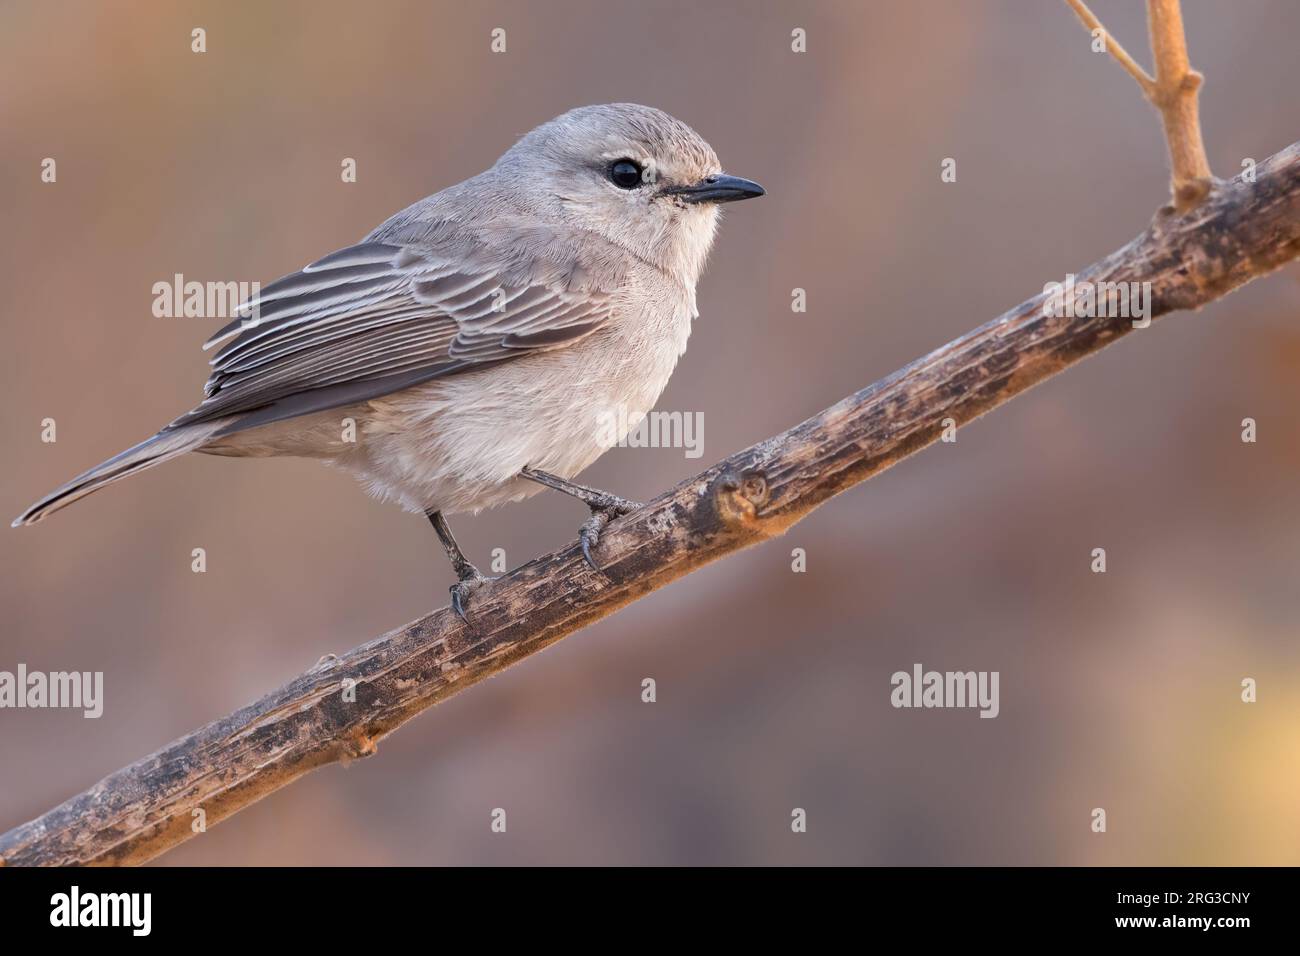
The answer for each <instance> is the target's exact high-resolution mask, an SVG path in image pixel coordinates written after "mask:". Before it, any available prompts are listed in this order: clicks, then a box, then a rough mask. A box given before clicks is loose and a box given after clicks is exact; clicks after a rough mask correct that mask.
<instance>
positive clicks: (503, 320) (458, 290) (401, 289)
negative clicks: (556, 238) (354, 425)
mask: <svg viewBox="0 0 1300 956" xmlns="http://www.w3.org/2000/svg"><path fill="white" fill-rule="evenodd" d="M478 252H479V254H478V255H477V256H476V255H469V256H462V257H461V258H460V261H456V257H454V256H447V255H441V254H439V252H438V251H437V250H435V249H425V248H422V247H417V246H411V245H398V244H394V243H390V242H363V243H361V244H359V245H356V246H351V247H348V248H346V249H340V250H339V251H338V252H334V253H331V254H330V255H328V256H325V257H324V258H322V259H318V260H316V261H315V262H313V263H311V264H310V265H308V266H306V267H304V268H303V269H302V270H301V271H299V272H296V273H293V274H292V275H288V276H285V277H284V278H282V279H277V280H276V281H275V282H272V283H270V284H269V285H267V286H266V287H265V288H263V289H261V290H260V291H259V293H258V294H257V295H256V296H254V297H253V298H251V299H250V300H249V301H247V302H245V303H242V304H241V306H240V309H239V310H238V311H237V313H236V317H235V319H234V320H233V321H232V322H230V323H229V324H227V325H226V326H225V327H224V328H222V329H221V330H219V331H218V332H217V333H216V334H215V335H214V336H212V338H211V339H209V340H208V342H207V343H206V344H205V345H204V348H211V347H212V346H214V345H218V344H220V343H225V344H224V346H223V347H222V348H221V349H220V350H219V351H218V352H217V353H216V354H215V355H214V356H213V357H212V359H211V360H210V364H211V365H212V373H211V375H210V377H209V379H208V382H207V385H206V386H205V387H204V392H205V395H206V397H205V398H204V400H203V402H202V403H201V404H200V405H199V406H198V407H197V408H195V409H194V410H193V411H191V412H189V413H188V414H187V415H184V416H182V417H181V418H178V419H177V420H176V421H175V422H173V423H172V424H173V426H177V425H182V424H189V423H192V422H197V421H209V420H212V419H215V418H220V417H227V416H233V415H239V414H241V413H242V414H243V415H244V417H243V418H241V419H239V420H238V421H237V422H235V423H234V425H232V426H228V427H227V428H226V429H224V430H223V432H222V434H229V433H231V432H232V431H238V430H241V429H243V428H248V427H253V426H255V425H260V424H265V423H267V422H270V421H278V420H282V419H285V418H293V417H296V416H298V415H304V414H308V413H310V412H314V411H321V410H324V409H328V408H333V407H338V406H339V405H343V404H351V403H353V402H357V401H364V400H365V399H367V398H376V397H378V396H380V395H384V394H388V393H389V392H391V391H394V390H396V389H399V388H405V387H407V386H408V385H412V384H416V383H418V382H421V381H428V380H429V379H433V378H437V377H439V376H443V375H451V374H455V373H457V372H461V371H464V370H466V369H469V368H474V367H479V366H482V365H485V364H489V363H493V362H500V361H505V360H508V359H510V358H514V357H516V356H519V355H524V354H528V353H530V352H536V351H539V350H544V349H554V348H562V347H564V346H566V345H569V344H571V343H573V342H575V341H577V340H579V339H581V338H583V337H585V336H587V335H590V334H591V333H592V332H594V331H596V330H597V329H599V328H600V327H601V326H603V325H604V324H605V323H606V322H608V321H609V319H610V317H611V316H612V314H613V308H614V300H615V296H614V294H613V293H614V291H615V290H613V289H597V288H591V287H590V286H591V282H590V276H589V275H588V274H587V273H586V271H585V270H583V269H581V267H580V266H577V265H576V263H569V264H567V266H566V264H564V263H558V262H551V263H543V264H542V267H540V268H535V269H533V270H531V276H530V275H528V274H523V275H521V270H520V269H519V268H518V267H517V265H515V266H514V267H513V268H507V267H505V266H503V265H502V264H501V262H500V261H494V260H492V259H491V258H490V257H488V256H486V255H483V254H482V252H481V250H478ZM576 277H581V278H582V279H583V280H585V281H584V283H583V284H584V286H586V287H583V288H574V285H575V283H574V281H573V280H574V279H575V278H576ZM227 340H229V341H227Z"/></svg>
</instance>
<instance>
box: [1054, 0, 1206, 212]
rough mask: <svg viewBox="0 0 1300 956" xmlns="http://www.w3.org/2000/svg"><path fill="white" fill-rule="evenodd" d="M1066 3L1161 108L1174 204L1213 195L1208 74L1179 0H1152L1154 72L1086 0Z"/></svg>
mask: <svg viewBox="0 0 1300 956" xmlns="http://www.w3.org/2000/svg"><path fill="white" fill-rule="evenodd" d="M1066 3H1068V4H1069V5H1070V7H1071V8H1072V9H1073V10H1074V12H1075V14H1076V15H1078V17H1079V19H1080V20H1082V21H1083V25H1084V26H1086V27H1087V28H1088V29H1089V30H1099V31H1101V34H1102V36H1103V38H1104V40H1105V43H1106V50H1107V52H1109V53H1110V55H1111V56H1112V57H1114V58H1115V60H1116V61H1117V62H1118V63H1119V64H1120V65H1121V66H1123V67H1124V69H1125V70H1127V71H1128V73H1129V75H1131V76H1132V77H1133V79H1135V80H1137V83H1138V86H1140V87H1142V93H1143V95H1145V96H1146V98H1147V100H1149V101H1150V103H1151V105H1152V106H1154V107H1155V108H1156V109H1157V110H1159V111H1160V121H1161V123H1162V125H1163V126H1164V130H1165V143H1166V144H1167V145H1168V147H1169V165H1170V168H1171V169H1172V180H1171V182H1170V189H1171V191H1172V192H1173V197H1174V207H1175V208H1176V209H1177V210H1178V212H1180V213H1182V212H1187V211H1188V210H1189V209H1191V208H1193V207H1194V206H1196V204H1197V203H1199V202H1201V200H1203V199H1204V198H1205V197H1206V196H1207V195H1209V192H1210V189H1211V188H1212V187H1213V186H1214V175H1213V174H1212V173H1211V172H1210V161H1209V160H1208V159H1207V158H1206V155H1205V144H1204V142H1202V140H1201V119H1200V110H1199V106H1198V99H1197V93H1198V91H1199V90H1200V88H1201V83H1202V81H1203V80H1204V77H1202V76H1201V74H1199V73H1197V72H1196V71H1195V70H1193V69H1192V67H1191V63H1190V61H1189V60H1188V57H1187V37H1186V35H1185V34H1184V32H1183V12H1182V8H1181V7H1180V5H1179V0H1147V30H1148V32H1149V33H1150V35H1151V53H1152V55H1153V56H1154V57H1155V61H1156V75H1155V76H1154V77H1153V76H1151V75H1150V74H1149V73H1147V71H1146V70H1144V69H1142V67H1140V66H1139V65H1138V64H1137V62H1136V61H1135V60H1134V59H1133V58H1132V57H1131V56H1129V55H1128V53H1127V52H1126V51H1125V49H1124V48H1123V47H1122V46H1120V44H1119V41H1118V40H1116V39H1115V38H1114V37H1113V36H1111V34H1110V33H1109V31H1107V30H1106V28H1105V27H1104V26H1102V24H1101V21H1100V20H1098V19H1097V17H1096V16H1095V15H1094V14H1093V12H1092V11H1091V10H1089V9H1088V6H1087V4H1085V3H1084V2H1083V0H1066Z"/></svg>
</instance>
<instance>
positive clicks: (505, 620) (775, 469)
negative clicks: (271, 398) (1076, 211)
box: [0, 143, 1300, 864]
mask: <svg viewBox="0 0 1300 956" xmlns="http://www.w3.org/2000/svg"><path fill="white" fill-rule="evenodd" d="M1298 255H1300V143H1297V144H1295V145H1293V146H1290V147H1289V148H1287V149H1286V150H1284V151H1282V152H1281V153H1279V154H1277V155H1276V156H1274V157H1272V158H1271V159H1268V160H1266V161H1265V162H1264V163H1261V164H1260V165H1259V167H1258V169H1257V181H1256V182H1255V183H1253V184H1251V183H1246V182H1243V181H1241V180H1240V179H1237V180H1234V181H1232V182H1231V183H1222V184H1220V188H1217V189H1216V190H1215V191H1214V192H1213V194H1212V195H1211V196H1210V197H1209V198H1208V199H1207V200H1206V201H1205V202H1204V203H1202V204H1201V205H1200V206H1199V207H1197V208H1196V209H1195V210H1194V211H1192V212H1191V213H1189V214H1187V215H1185V216H1182V217H1177V216H1175V215H1174V214H1173V210H1172V209H1170V208H1169V207H1165V208H1164V209H1162V210H1160V211H1159V212H1158V213H1157V214H1156V216H1155V218H1154V219H1153V221H1152V223H1151V225H1150V226H1149V227H1148V228H1147V230H1146V231H1145V232H1143V233H1142V235H1140V236H1138V237H1137V238H1136V239H1134V240H1133V241H1132V242H1130V243H1129V244H1128V245H1126V246H1124V248H1122V249H1120V250H1118V251H1117V252H1115V253H1113V254H1112V255H1110V256H1107V257H1106V258H1105V259H1103V260H1101V261H1100V262H1097V263H1095V264H1094V265H1092V266H1090V267H1088V268H1087V269H1085V270H1083V271H1082V272H1081V273H1080V274H1079V276H1078V281H1079V282H1083V281H1085V280H1086V281H1091V282H1094V283H1100V282H1103V281H1104V282H1116V283H1119V282H1123V283H1143V282H1149V283H1151V286H1150V289H1151V298H1150V306H1151V316H1152V317H1153V318H1154V317H1158V316H1161V315H1164V314H1166V313H1168V312H1173V311H1175V310H1180V309H1195V308H1199V307H1200V306H1202V305H1204V304H1206V303H1208V302H1213V301H1214V300H1215V299H1218V298H1220V297H1222V296H1224V295H1226V294H1227V293H1228V292H1230V291H1231V290H1232V289H1235V288H1236V287H1237V286H1240V285H1242V284H1243V283H1245V282H1248V281H1250V280H1251V279H1254V278H1257V277H1259V276H1262V275H1264V274H1266V273H1268V272H1271V271H1272V270H1274V269H1276V268H1278V267H1279V266H1281V265H1282V264H1284V263H1286V262H1289V261H1291V260H1292V259H1295V258H1296V257H1297V256H1298ZM1044 301H1045V296H1044V295H1037V296H1034V297H1033V298H1031V299H1028V300H1027V301H1025V302H1023V303H1021V304H1020V305H1018V306H1016V307H1015V308H1014V309H1012V310H1011V311H1009V312H1007V313H1005V314H1004V315H1002V316H1000V317H998V318H997V319H994V320H993V321H992V322H989V323H988V324H986V325H983V326H981V327H980V328H978V329H975V330H974V331H973V332H970V333H968V334H966V335H964V336H962V337H961V338H959V339H957V340H955V341H953V342H950V343H949V344H947V345H945V346H943V347H942V348H940V349H937V350H936V351H934V352H931V353H930V354H929V355H927V356H925V357H924V358H922V359H920V360H918V361H916V362H914V363H912V364H911V365H909V366H907V367H906V368H904V369H901V370H900V371H898V372H895V373H894V374H893V375H890V376H889V377H887V378H885V379H882V380H881V381H879V382H877V383H876V384H874V385H872V386H870V387H869V388H865V389H863V390H862V391H860V392H858V393H857V394H855V395H851V396H849V397H848V398H846V399H844V400H843V401H841V402H839V403H838V404H836V405H832V406H831V407H830V408H828V409H826V410H825V411H823V412H821V413H820V414H819V415H816V416H814V417H812V418H810V419H808V420H807V421H805V422H803V423H802V424H800V425H797V426H795V427H794V428H792V429H790V430H789V431H787V432H785V433H783V434H781V435H777V436H775V437H773V438H769V439H768V440H766V441H764V442H760V443H759V444H757V445H754V446H753V447H751V448H747V449H745V450H744V451H742V452H739V453H738V454H735V455H733V456H731V457H730V458H728V459H726V460H725V461H722V462H719V463H718V464H716V465H714V466H713V467H712V468H709V469H708V470H706V471H704V472H702V473H701V474H699V475H696V476H695V477H694V478H691V479H689V480H687V481H684V482H682V483H681V484H680V485H678V486H677V487H676V488H674V489H673V490H672V491H669V492H667V493H666V494H663V495H661V496H660V497H658V498H656V499H655V500H654V501H652V502H650V503H649V504H647V505H646V506H645V507H643V508H641V509H640V510H639V511H636V512H634V513H633V514H631V515H628V516H627V517H625V518H621V519H618V520H616V521H614V522H613V523H611V524H610V525H609V527H608V528H606V529H605V532H604V534H603V536H602V538H601V543H600V548H599V552H598V556H599V560H600V561H601V563H602V564H603V566H604V573H603V574H600V573H596V572H593V571H591V570H590V569H588V567H587V566H586V564H585V563H584V562H583V560H582V556H581V553H580V551H579V549H578V547H577V546H576V545H570V546H569V547H567V548H566V549H564V550H563V551H558V552H555V553H552V554H549V555H546V556H545V557H542V558H538V559H537V560H535V561H533V562H531V563H529V564H526V565H524V566H523V567H521V568H519V569H518V570H516V571H514V572H512V573H511V574H508V575H506V576H504V577H502V578H500V579H499V580H497V581H496V582H494V583H492V584H489V585H486V586H484V587H483V588H482V589H481V590H479V591H477V592H476V593H475V595H474V606H473V608H472V613H471V620H472V621H473V625H474V626H473V628H472V629H471V628H469V627H466V626H465V625H464V624H462V622H461V621H460V620H459V619H458V618H457V617H456V615H455V614H453V613H452V612H451V611H450V610H449V609H446V608H444V609H442V610H439V611H436V612H434V613H432V614H430V615H428V616H426V617H424V618H421V619H420V620H418V621H416V622H414V623H413V624H410V625H407V626H406V627H404V628H401V629H400V630H396V631H393V632H391V633H389V634H387V635H385V636H384V637H381V638H378V639H376V640H373V641H371V642H369V643H368V644H363V645H362V646H361V647H358V648H356V649H355V650H353V651H350V652H349V653H347V654H346V655H344V656H342V657H337V658H336V657H330V658H326V659H322V661H321V662H320V663H319V664H317V665H316V667H314V668H312V669H311V670H310V671H308V672H307V673H306V674H304V675H302V676H301V677H299V678H298V679H297V680H295V681H293V682H292V683H290V684H288V685H286V686H285V687H282V688H280V689H279V690H277V691H275V692H274V693H272V694H270V695H268V696H267V697H264V698H263V699H262V700H259V701H258V702H257V703H255V704H251V705H250V706H248V707H245V708H244V709H242V710H240V711H238V712H236V713H234V714H231V715H230V716H228V717H225V718H223V719H221V720H218V721H216V722H214V723H211V724H209V725H208V726H206V727H204V728H202V729H201V730H198V731H196V732H195V733H193V734H190V735H189V736H188V737H183V738H181V739H180V740H178V741H176V742H175V743H173V744H171V745H170V746H168V747H165V748H164V749H162V750H160V751H158V752H157V753H155V754H153V755H152V756H150V757H147V758H145V759H144V760H142V761H140V762H139V763H136V764H134V765H132V766H130V767H127V768H126V769H124V770H120V771H118V772H117V773H115V774H113V775H112V776H110V777H107V778H106V779H104V780H102V781H100V782H99V783H98V784H96V785H95V786H93V787H91V788H90V789H89V790H87V791H86V792H85V793H82V794H81V795H79V796H76V797H73V798H72V799H71V800H69V801H67V802H66V803H64V804H62V805H60V806H58V807H56V808H54V809H53V810H51V811H50V812H48V813H46V814H45V815H44V816H42V817H40V818H39V819H36V820H33V821H32V822H30V823H27V824H25V825H23V826H20V827H17V828H16V829H14V830H11V831H10V832H8V833H6V834H4V835H3V836H0V863H4V864H72V863H96V864H111V863H140V862H143V861H145V860H148V859H150V858H152V857H154V856H157V855H158V854H159V853H162V852H163V851H164V850H166V849H168V848H169V847H172V846H175V845H176V844H178V843H181V842H182V841H184V840H187V839H189V838H190V837H191V836H193V835H194V827H193V821H194V812H195V811H196V810H199V809H202V810H203V811H204V813H205V814H206V822H207V823H208V824H209V825H211V824H213V823H216V822H217V821H220V820H222V819H224V818H225V817H227V816H230V815H231V814H232V813H235V812H237V811H238V810H240V809H242V808H244V807H246V806H248V805H249V804H251V803H253V802H254V801H256V800H258V799H260V798H262V797H264V796H266V795H267V794H269V793H271V792H273V791H275V790H278V789H279V788H280V787H283V786H284V785H285V784H287V783H289V782H290V781H292V780H294V779H296V778H298V777H300V776H302V775H303V774H305V773H306V772H307V771H309V770H312V769H314V768H316V767H320V766H322V765H324V764H328V763H332V762H334V761H339V760H348V759H351V758H354V757H363V756H367V755H369V754H372V753H374V752H375V744H376V742H377V741H378V740H379V739H380V738H381V737H383V736H385V735H386V734H388V733H391V732H392V731H393V730H394V729H396V728H397V727H399V726H401V725H402V724H403V723H405V722H406V721H408V720H410V719H411V718H412V717H414V716H415V715H416V714H418V713H420V712H421V711H423V710H424V709H425V708H427V707H429V706H431V705H433V704H436V703H438V702H439V701H441V700H444V699H446V698H447V697H450V696H451V695H452V694H454V693H456V692H457V691H460V690H463V689H465V688H466V687H469V686H471V685H473V684H475V683H477V682H478V681H480V680H482V679H483V678H485V677H489V676H491V675H493V674H496V673H498V672H500V671H501V670H503V669H505V668H506V667H507V666H509V665H510V664H512V663H513V662H515V661H517V660H520V659H521V658H524V657H527V656H528V655H530V654H534V653H536V652H537V651H539V650H541V649H542V648H544V647H546V646H547V645H549V644H551V643H553V642H555V641H557V640H559V639H560V638H562V637H564V636H566V635H568V634H572V633H573V632H574V631H577V630H578V629H579V628H582V627H584V626H585V625H587V624H590V623H592V622H593V621H596V620H599V619H600V618H602V617H604V616H606V615H607V614H612V613H613V612H614V611H616V610H618V609H619V608H620V607H622V606H623V605H625V604H627V603H628V602H630V601H634V600H636V599H637V598H639V597H642V596H643V595H645V594H649V593H650V592H651V591H655V590H657V589H659V588H661V587H663V586H665V585H666V584H668V583H669V582H671V581H674V580H676V579H677V578H679V577H681V576H683V575H685V574H687V573H689V572H691V571H693V570H695V569H696V568H699V567H701V566H703V565H705V564H708V563H709V562H710V561H715V560H717V559H718V558H721V557H723V556H725V555H727V554H730V553H732V552H735V551H738V550H740V549H741V548H744V547H747V546H748V545H752V544H756V543H758V542H760V541H763V540H765V539H767V538H770V537H772V536H774V535H778V534H781V533H782V532H784V531H785V530H786V529H787V528H789V527H790V526H791V525H792V524H794V523H795V522H796V521H798V520H799V519H800V518H802V517H803V516H804V515H806V514H808V513H809V512H810V511H812V510H813V509H814V508H816V507H817V506H818V505H820V504H822V503H823V502H824V501H826V500H827V499H828V498H830V497H831V496H833V495H836V494H838V493H840V492H841V491H844V490H845V489H846V488H849V487H851V486H852V485H855V484H857V483H858V482H861V481H865V480H866V479H868V478H871V477H872V476H874V475H877V474H879V473H880V472H882V471H884V470H885V469H886V468H888V467H890V466H891V465H893V464H894V463H895V462H898V461H900V460H901V459H903V458H906V457H907V456H909V455H912V454H914V453H916V452H917V451H920V450H921V449H922V448H924V447H925V446H927V445H929V444H930V443H931V442H933V441H935V440H936V439H937V438H938V437H939V436H940V434H941V432H942V430H943V428H944V421H945V419H949V418H951V419H953V420H954V421H955V422H956V423H958V424H961V425H964V424H966V423H968V422H971V421H973V420H974V419H975V418H976V417H978V416H979V415H982V414H984V413H985V412H987V411H989V410H990V409H993V408H996V407H998V406H999V405H1001V404H1003V403H1004V402H1007V401H1009V400H1010V399H1011V398H1013V397H1014V396H1016V395H1018V394H1019V393H1020V392H1023V391H1024V390H1025V389H1027V388H1029V387H1030V386H1031V385H1035V384H1037V383H1038V382H1041V381H1042V380H1044V379H1046V378H1048V377H1050V376H1052V375H1054V374H1056V373H1057V372H1059V371H1061V370H1062V369H1064V368H1067V367H1068V366H1070V365H1073V364H1074V363H1075V362H1077V361H1078V360H1079V359H1081V358H1083V357H1085V356H1087V355H1091V354H1092V353H1093V352H1097V351H1099V350H1100V349H1102V348H1103V347H1105V346H1106V345H1108V344H1110V343H1111V342H1113V341H1115V340H1116V339H1118V338H1120V337H1122V336H1124V335H1127V334H1129V332H1130V331H1132V329H1133V323H1132V320H1130V319H1128V318H1114V317H1097V318H1078V317H1068V318H1067V317H1064V316H1062V315H1059V314H1054V313H1053V314H1045V313H1046V312H1047V311H1048V310H1045V309H1044ZM349 687H352V689H353V690H354V691H355V693H354V695H350V694H349ZM350 696H352V697H354V699H349V697H350Z"/></svg>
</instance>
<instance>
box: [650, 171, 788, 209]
mask: <svg viewBox="0 0 1300 956" xmlns="http://www.w3.org/2000/svg"><path fill="white" fill-rule="evenodd" d="M664 192H665V193H667V194H668V195H670V196H681V197H682V201H683V202H689V203H701V202H736V201H737V200H739V199H753V198H755V197H756V196H762V195H763V194H765V193H766V192H767V190H766V189H764V188H763V187H762V186H760V185H759V184H758V183H756V182H753V181H752V180H749V179H741V178H740V177H739V176H728V175H726V174H724V173H719V174H718V175H716V176H710V177H709V178H708V179H705V180H701V181H700V182H698V183H696V184H695V185H693V186H674V187H672V188H671V189H665V190H664Z"/></svg>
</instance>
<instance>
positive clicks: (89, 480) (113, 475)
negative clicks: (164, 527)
mask: <svg viewBox="0 0 1300 956" xmlns="http://www.w3.org/2000/svg"><path fill="white" fill-rule="evenodd" d="M228 423H229V422H228V421H227V420H225V419H219V420H217V421H215V422H203V423H202V424H195V425H185V426H183V427H181V428H164V429H163V430H162V431H160V432H159V433H158V434H157V435H154V436H153V437H152V438H150V439H148V440H147V441H142V442H141V443H140V444H138V445H136V446H135V447H134V448H128V449H127V450H126V451H124V452H122V453H121V454H120V455H114V456H113V457H112V458H110V459H109V460H108V461H106V462H103V463H102V464H99V465H96V466H95V467H94V468H92V469H90V471H87V472H85V473H84V474H80V475H78V476H77V477H76V478H73V479H72V480H71V481H70V482H68V483H67V484H66V485H63V486H62V487H60V488H56V489H55V490H54V491H51V492H50V493H49V494H48V495H46V496H45V497H44V498H42V499H41V500H40V501H38V502H36V504H34V505H32V506H31V507H30V508H28V509H27V510H26V511H24V512H23V513H22V514H21V515H19V516H18V517H17V518H15V519H14V522H13V525H12V527H15V528H16V527H18V526H19V525H24V524H36V522H38V521H40V520H41V519H42V518H45V517H46V516H47V515H51V514H53V513H54V512H56V511H58V510H59V509H60V508H66V507H67V506H68V505H70V504H72V503H73V502H74V501H76V500H77V499H78V498H84V497H85V496H86V495H88V494H90V493H91V492H92V491H98V490H99V489H100V488H102V487H104V486H105V485H107V484H110V483H112V482H114V481H117V480H118V479H119V478H125V477H126V476H127V475H134V474H135V473H136V472H139V471H144V470H145V469H146V468H152V467H153V466H154V465H161V464H162V463H163V462H164V461H168V460H170V459H172V458H175V457H176V456H177V455H183V454H185V452H187V451H193V450H194V449H196V448H198V447H199V446H200V445H202V444H203V443H204V442H206V441H207V440H208V439H209V438H211V437H212V435H213V433H214V432H217V431H220V430H221V428H222V427H224V426H225V425H227V424H228Z"/></svg>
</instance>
